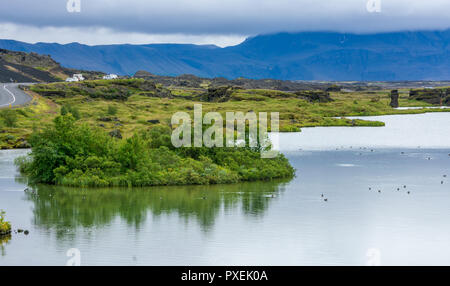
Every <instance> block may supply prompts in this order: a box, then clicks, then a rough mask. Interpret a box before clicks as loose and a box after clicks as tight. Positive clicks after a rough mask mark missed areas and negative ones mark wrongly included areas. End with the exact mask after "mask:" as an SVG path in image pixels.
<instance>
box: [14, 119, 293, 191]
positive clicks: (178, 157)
mask: <svg viewBox="0 0 450 286" xmlns="http://www.w3.org/2000/svg"><path fill="white" fill-rule="evenodd" d="M170 135H171V129H170V128H168V127H164V126H155V127H154V128H152V129H151V130H149V131H146V132H142V133H139V134H135V135H134V136H132V137H131V138H128V139H124V140H117V139H114V138H111V137H110V136H108V135H107V134H106V133H105V132H104V131H102V130H100V129H94V128H91V127H88V126H87V125H82V124H78V123H77V122H76V120H75V118H74V117H73V116H72V115H71V114H67V115H65V116H59V117H57V118H56V119H55V121H54V124H53V125H52V126H50V127H47V128H46V129H45V130H44V131H43V132H35V133H34V134H33V135H32V136H31V138H30V143H31V146H32V152H31V155H30V157H28V158H20V159H18V160H16V164H17V165H18V166H19V167H20V171H21V172H23V173H25V174H26V175H28V176H29V178H30V179H31V180H32V181H34V182H36V183H47V184H59V185H68V186H92V187H101V186H103V187H104V186H154V185H188V184H219V183H234V182H238V181H251V180H263V179H274V178H288V177H292V176H293V174H294V170H293V168H292V167H291V166H290V164H289V162H288V160H287V159H286V158H285V157H284V156H283V155H281V154H280V155H278V156H277V157H276V158H273V159H262V158H261V157H260V153H259V150H258V149H257V148H255V149H251V148H206V147H202V148H174V147H173V146H172V144H171V141H170Z"/></svg>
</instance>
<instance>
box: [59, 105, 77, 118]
mask: <svg viewBox="0 0 450 286" xmlns="http://www.w3.org/2000/svg"><path fill="white" fill-rule="evenodd" d="M69 113H70V114H72V116H73V117H74V118H75V119H76V120H79V119H80V118H81V115H80V111H79V110H78V108H76V107H73V106H71V105H63V106H62V107H61V115H67V114H69Z"/></svg>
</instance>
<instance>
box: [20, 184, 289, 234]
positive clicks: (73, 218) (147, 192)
mask: <svg viewBox="0 0 450 286" xmlns="http://www.w3.org/2000/svg"><path fill="white" fill-rule="evenodd" d="M285 182H286V181H274V182H254V183H241V184H233V185H211V186H177V187H158V188H133V189H120V188H115V189H111V188H109V189H80V188H76V189H75V188H68V187H56V186H43V185H41V186H37V187H35V188H34V189H35V191H29V192H27V193H26V199H27V200H29V201H32V202H33V204H34V208H33V213H34V218H33V223H34V225H36V226H38V227H41V228H45V229H54V230H56V234H57V236H58V237H62V236H65V235H67V234H68V229H69V230H76V229H77V228H79V227H85V228H91V227H101V226H105V225H107V224H109V223H110V222H111V221H112V220H113V219H115V218H116V217H118V216H119V217H120V218H121V219H123V220H124V221H126V223H127V224H128V225H129V226H134V227H135V228H136V229H137V230H138V229H139V228H140V227H141V226H142V224H143V223H144V222H145V220H146V218H147V216H148V212H149V211H150V212H151V214H152V217H159V216H162V215H169V214H178V216H179V217H181V218H183V219H184V220H185V222H186V223H188V222H189V220H192V219H195V220H196V221H197V222H198V223H199V225H200V226H201V227H202V229H203V230H204V231H208V230H210V229H211V228H212V227H213V225H214V221H215V219H216V217H217V216H218V215H219V213H220V212H221V211H222V210H223V211H232V210H240V211H241V212H242V213H243V214H244V215H247V216H262V215H263V214H264V212H265V211H266V210H267V209H268V207H269V204H270V202H271V201H272V200H274V199H276V198H277V196H278V195H280V194H281V193H282V192H283V190H284V183H285ZM71 233H73V232H72V231H71Z"/></svg>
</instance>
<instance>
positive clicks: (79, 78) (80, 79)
mask: <svg viewBox="0 0 450 286" xmlns="http://www.w3.org/2000/svg"><path fill="white" fill-rule="evenodd" d="M72 77H73V78H77V79H78V80H79V81H82V80H84V77H83V75H82V74H81V73H76V74H74V75H73V76H72Z"/></svg>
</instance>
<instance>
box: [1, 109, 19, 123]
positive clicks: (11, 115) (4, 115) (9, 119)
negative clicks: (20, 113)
mask: <svg viewBox="0 0 450 286" xmlns="http://www.w3.org/2000/svg"><path fill="white" fill-rule="evenodd" d="M0 118H1V119H2V121H3V123H4V124H5V126H7V127H15V126H16V123H17V113H16V112H15V110H12V109H5V110H2V111H0Z"/></svg>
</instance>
